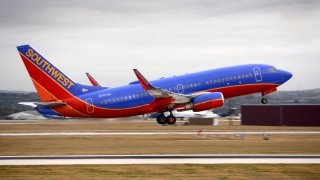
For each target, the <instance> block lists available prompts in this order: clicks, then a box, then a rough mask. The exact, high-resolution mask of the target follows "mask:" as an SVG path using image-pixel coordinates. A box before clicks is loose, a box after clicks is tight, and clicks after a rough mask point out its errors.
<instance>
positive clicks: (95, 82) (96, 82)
mask: <svg viewBox="0 0 320 180" xmlns="http://www.w3.org/2000/svg"><path fill="white" fill-rule="evenodd" d="M86 75H87V77H88V79H89V81H90V82H91V84H92V86H98V87H102V86H101V84H100V83H99V82H98V81H97V80H96V79H94V78H93V77H92V76H91V74H89V73H86Z"/></svg>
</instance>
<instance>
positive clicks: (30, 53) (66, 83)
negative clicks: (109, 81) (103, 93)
mask: <svg viewBox="0 0 320 180" xmlns="http://www.w3.org/2000/svg"><path fill="white" fill-rule="evenodd" d="M17 49H18V51H19V54H20V56H21V58H22V61H23V63H24V65H25V66H26V68H27V70H28V73H29V75H30V77H31V80H32V82H33V84H34V86H35V88H36V90H37V92H38V94H39V96H40V99H41V101H57V100H64V99H68V98H70V97H72V96H77V95H80V94H84V93H87V92H92V91H96V90H100V89H101V87H93V86H85V85H81V84H78V83H75V82H74V81H73V80H72V79H71V78H69V77H68V76H66V75H65V74H64V73H63V72H62V71H60V70H59V69H58V68H57V67H55V66H54V65H53V64H51V63H50V62H49V61H48V60H47V59H45V58H44V57H43V56H41V55H40V54H39V53H38V52H37V51H36V50H34V49H33V48H32V47H31V46H29V45H23V46H18V47H17Z"/></svg>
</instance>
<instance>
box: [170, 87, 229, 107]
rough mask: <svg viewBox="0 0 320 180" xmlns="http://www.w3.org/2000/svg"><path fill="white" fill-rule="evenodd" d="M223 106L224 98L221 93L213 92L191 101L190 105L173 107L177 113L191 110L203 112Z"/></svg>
mask: <svg viewBox="0 0 320 180" xmlns="http://www.w3.org/2000/svg"><path fill="white" fill-rule="evenodd" d="M223 104H224V97H223V94H222V93H219V92H213V93H206V94H203V95H199V96H197V97H195V98H193V99H192V102H191V103H188V104H181V105H176V106H174V109H176V110H177V111H185V110H193V111H194V112H199V111H205V110H209V109H213V108H217V107H221V106H223Z"/></svg>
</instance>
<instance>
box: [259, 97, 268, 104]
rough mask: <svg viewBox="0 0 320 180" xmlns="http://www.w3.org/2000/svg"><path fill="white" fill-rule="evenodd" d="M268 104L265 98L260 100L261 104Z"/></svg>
mask: <svg viewBox="0 0 320 180" xmlns="http://www.w3.org/2000/svg"><path fill="white" fill-rule="evenodd" d="M268 102H269V101H268V99H267V98H262V99H261V103H262V104H268Z"/></svg>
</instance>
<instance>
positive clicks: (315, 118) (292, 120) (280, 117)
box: [241, 105, 320, 126]
mask: <svg viewBox="0 0 320 180" xmlns="http://www.w3.org/2000/svg"><path fill="white" fill-rule="evenodd" d="M241 124H242V125H257V126H320V105H242V106H241Z"/></svg>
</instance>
